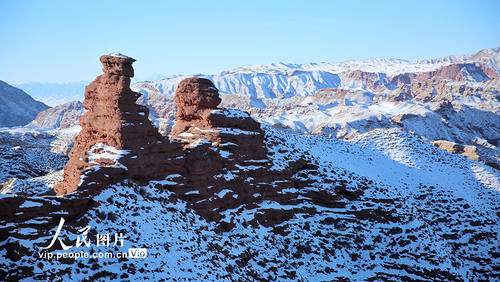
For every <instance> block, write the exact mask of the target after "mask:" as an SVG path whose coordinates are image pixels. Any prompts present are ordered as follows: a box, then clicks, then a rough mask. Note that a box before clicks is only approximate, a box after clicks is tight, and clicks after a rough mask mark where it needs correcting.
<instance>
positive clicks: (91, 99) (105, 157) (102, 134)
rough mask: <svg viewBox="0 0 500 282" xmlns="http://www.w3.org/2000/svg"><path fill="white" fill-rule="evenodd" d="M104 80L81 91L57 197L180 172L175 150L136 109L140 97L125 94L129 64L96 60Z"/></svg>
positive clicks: (111, 58)
mask: <svg viewBox="0 0 500 282" xmlns="http://www.w3.org/2000/svg"><path fill="white" fill-rule="evenodd" d="M100 60H101V62H102V64H103V71H104V74H102V75H100V76H99V77H97V78H96V80H95V81H93V82H92V83H91V84H89V85H88V86H87V87H86V88H85V100H84V102H83V107H84V108H85V109H87V112H86V113H85V114H84V115H83V116H82V117H81V118H80V125H81V127H82V131H81V132H80V134H79V135H78V136H77V138H76V142H75V146H74V147H73V149H72V150H71V152H70V154H69V157H70V159H69V162H68V163H67V165H66V166H65V168H64V180H63V182H62V183H60V184H59V185H57V186H56V187H54V190H55V192H56V193H57V194H58V195H62V194H67V193H70V192H73V191H75V190H76V189H86V188H89V189H90V190H95V189H98V188H102V187H104V186H105V185H108V184H110V183H113V182H116V181H119V180H121V179H124V178H129V179H132V180H134V181H137V182H144V181H147V180H150V179H159V178H162V177H164V176H165V175H168V174H170V173H173V172H178V171H179V170H182V167H183V165H182V160H183V157H182V156H181V151H180V149H179V146H177V145H176V144H174V143H172V142H170V141H169V140H168V139H165V138H163V137H162V136H161V135H160V134H159V133H158V130H157V129H156V128H154V127H153V125H152V124H151V121H149V119H148V109H147V108H146V107H145V106H142V105H138V104H136V100H137V99H138V98H139V96H140V94H139V93H137V92H134V91H132V90H131V89H130V78H131V77H133V75H134V70H133V68H132V63H133V62H134V61H135V60H134V59H132V58H129V57H126V56H124V55H121V54H114V55H104V56H101V58H100Z"/></svg>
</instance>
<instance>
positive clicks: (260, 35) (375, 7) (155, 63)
mask: <svg viewBox="0 0 500 282" xmlns="http://www.w3.org/2000/svg"><path fill="white" fill-rule="evenodd" d="M0 15H1V16H0V30H1V37H0V38H1V39H0V80H4V81H6V82H8V83H19V82H70V81H83V80H93V79H94V78H95V77H96V76H97V75H99V74H100V72H101V65H100V63H99V62H98V57H99V56H100V55H102V54H105V53H110V52H114V51H117V52H122V53H124V54H126V55H129V56H131V57H134V58H135V59H137V62H136V63H135V64H134V66H135V70H136V76H137V77H138V78H147V77H150V76H152V75H154V74H164V75H171V74H195V73H206V74H209V73H219V72H221V71H224V70H229V69H232V68H235V67H239V66H242V65H247V64H263V63H273V62H286V63H305V62H339V61H344V60H351V59H366V58H371V57H392V58H401V59H408V60H415V59H427V58H434V57H440V56H447V55H459V54H472V53H475V52H477V51H479V50H480V49H483V48H491V47H497V46H500V1H498V0H493V1H479V0H478V1H460V0H453V1H445V0H432V1H423V0H415V1H406V0H397V1H375V0H373V1H368V0H366V1H352V0H351V1H327V0H325V1H314V0H308V1H306V0H304V1H293V0H286V1H272V0H265V1H258V0H252V1H239V0H232V1H181V0H176V1H104V0H99V1H92V0H85V1H83V0H82V1H73V0H71V1H70V0H63V1H51V0H47V1H14V0H0Z"/></svg>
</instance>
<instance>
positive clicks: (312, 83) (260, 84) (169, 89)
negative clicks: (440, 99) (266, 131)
mask: <svg viewBox="0 0 500 282" xmlns="http://www.w3.org/2000/svg"><path fill="white" fill-rule="evenodd" d="M499 52H500V47H497V48H494V49H485V50H482V51H480V52H478V53H477V54H474V55H470V56H452V57H446V58H440V59H434V60H427V61H415V62H410V61H405V60H400V59H383V58H375V59H368V60H363V61H346V62H341V63H307V64H285V63H277V64H268V65H249V66H244V67H240V68H236V69H234V70H231V71H225V72H222V73H220V74H218V75H200V74H195V75H178V76H172V77H169V78H165V79H161V80H158V81H152V82H138V83H135V84H134V86H133V87H134V90H136V91H137V90H139V91H141V90H142V92H147V91H148V89H149V88H150V87H153V88H154V89H156V90H157V91H158V92H159V93H161V94H164V95H169V94H173V93H174V91H175V88H176V87H177V84H178V83H179V82H180V81H181V80H182V79H184V78H186V77H191V76H200V77H205V78H208V79H210V80H212V81H213V82H214V84H215V85H216V87H217V88H218V89H219V91H220V92H221V93H222V94H238V95H242V96H247V97H250V98H251V99H252V100H255V103H257V99H267V98H288V97H291V96H296V95H298V96H303V95H310V94H314V93H316V92H317V91H318V90H321V89H324V88H348V89H353V88H354V89H356V88H360V89H369V88H368V87H367V85H364V84H363V83H362V81H359V77H356V76H354V77H353V74H352V73H353V72H355V71H360V72H363V73H369V74H373V75H375V76H377V80H380V83H385V84H390V81H388V80H387V79H388V78H389V77H393V76H396V75H399V74H405V73H422V72H432V71H436V70H438V69H439V68H441V67H444V66H448V65H451V64H459V63H476V62H480V63H483V64H484V65H485V66H487V67H488V68H491V69H493V70H495V71H498V70H500V53H499Z"/></svg>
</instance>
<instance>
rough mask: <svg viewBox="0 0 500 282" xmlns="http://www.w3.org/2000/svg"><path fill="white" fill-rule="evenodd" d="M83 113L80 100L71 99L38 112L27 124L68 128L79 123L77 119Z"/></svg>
mask: <svg viewBox="0 0 500 282" xmlns="http://www.w3.org/2000/svg"><path fill="white" fill-rule="evenodd" d="M84 113H85V109H84V108H83V105H82V103H81V102H80V101H73V102H69V103H66V104H63V105H59V106H56V107H53V108H50V109H47V110H45V111H43V112H40V113H39V114H38V115H37V116H36V118H35V120H33V121H32V122H30V123H29V125H32V126H37V127H40V128H60V129H65V128H70V127H73V126H77V125H79V122H78V119H79V118H80V117H81V116H82V115H83V114H84Z"/></svg>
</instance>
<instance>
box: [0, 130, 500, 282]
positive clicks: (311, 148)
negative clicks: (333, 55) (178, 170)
mask: <svg viewBox="0 0 500 282" xmlns="http://www.w3.org/2000/svg"><path fill="white" fill-rule="evenodd" d="M264 129H265V131H266V140H267V147H268V149H269V151H270V152H271V153H270V157H271V160H272V162H273V167H282V166H287V164H289V163H290V162H293V161H294V160H299V159H304V158H306V159H308V160H309V161H311V163H313V164H314V166H316V167H314V166H313V167H308V168H306V167H304V168H303V169H301V170H299V171H297V173H296V174H295V175H294V179H295V181H301V182H303V183H307V185H306V186H305V187H304V188H301V189H297V188H294V187H290V188H288V189H284V190H283V191H282V193H283V195H282V197H281V198H280V199H276V200H275V201H269V200H266V201H263V200H260V201H259V200H256V202H255V203H254V204H252V205H242V206H239V207H237V208H234V209H226V210H221V213H222V214H225V218H224V219H222V220H221V221H220V222H213V221H207V220H206V219H204V218H202V217H200V216H199V215H198V214H197V213H196V212H195V211H194V210H192V209H191V208H190V204H189V203H187V202H185V201H182V200H180V199H178V197H177V196H176V195H175V194H174V193H172V192H169V191H168V190H167V189H165V188H163V187H164V183H166V182H170V183H171V182H172V181H171V180H169V181H166V180H165V181H163V182H154V181H153V182H151V183H150V184H149V185H146V186H138V185H136V184H133V183H128V182H124V183H121V184H117V185H114V186H112V187H109V188H108V189H105V190H103V191H102V192H101V193H100V194H99V195H97V196H95V197H94V198H93V202H94V204H93V205H91V206H89V210H88V211H87V212H86V213H85V214H84V215H83V217H81V218H78V217H77V218H74V219H72V218H71V217H70V218H67V217H66V220H67V221H66V223H65V225H64V228H63V231H62V232H61V233H60V237H59V238H62V239H63V240H65V242H66V243H70V242H71V241H70V240H73V239H74V238H76V237H77V236H81V235H80V234H81V232H79V231H78V230H79V229H80V228H82V227H85V226H90V232H89V233H88V238H91V239H90V240H93V239H92V238H95V236H96V234H105V233H109V234H123V235H124V244H123V246H122V247H121V246H116V247H112V246H109V247H106V246H100V247H96V246H95V243H92V246H91V247H85V245H83V246H82V247H80V248H78V249H77V250H78V252H80V251H91V252H111V253H118V252H120V251H122V252H127V250H128V248H130V247H138V248H147V252H148V255H147V257H146V258H142V259H134V258H106V259H96V258H80V259H65V260H56V259H50V260H47V259H41V258H40V257H38V252H41V253H43V249H41V247H44V246H46V245H47V244H48V243H49V242H50V240H51V239H52V237H53V234H54V232H55V231H56V226H54V227H53V228H51V229H50V230H47V231H45V230H44V228H43V226H44V224H46V222H47V218H44V217H43V216H42V215H38V216H37V215H34V216H33V217H32V219H31V220H29V221H26V222H23V223H20V224H18V225H16V226H14V225H12V224H1V225H0V226H2V227H1V230H2V232H6V233H7V234H9V239H8V240H4V241H2V243H0V253H1V255H2V256H1V257H2V258H3V259H2V260H0V265H1V268H0V269H3V270H6V269H10V270H11V271H9V272H8V273H7V272H3V271H0V275H2V276H0V278H2V279H19V278H23V277H24V278H26V277H31V278H37V279H43V280H45V279H56V278H57V279H64V280H66V279H68V280H80V279H106V280H109V279H130V280H162V279H175V278H178V279H194V280H201V279H203V280H211V281H214V280H217V281H229V280H247V279H255V280H297V279H299V280H306V281H322V280H342V279H354V280H373V279H375V280H393V279H396V280H432V279H439V280H482V279H486V280H495V279H498V278H500V277H499V272H498V267H499V265H500V261H499V259H498V254H499V253H500V249H499V246H498V236H499V235H500V230H499V226H498V221H499V215H498V209H499V208H500V206H499V203H500V173H499V172H498V171H497V170H494V169H492V168H489V167H487V166H485V165H483V164H481V163H478V162H475V161H472V160H469V159H467V158H464V157H462V156H457V155H453V154H450V153H447V152H445V151H443V150H440V149H437V148H435V147H433V146H432V145H430V144H429V143H428V142H426V141H425V140H423V139H421V138H420V137H418V136H415V135H412V134H409V133H407V132H405V131H401V130H399V129H377V130H374V131H370V132H367V133H364V134H361V135H359V136H357V137H356V138H354V139H353V140H351V141H342V140H338V139H331V138H326V137H322V136H299V135H296V134H292V133H287V132H284V131H279V130H276V129H274V128H272V127H269V126H265V127H264ZM54 178H57V176H53V177H52V179H54ZM169 179H173V178H169ZM46 181H47V180H46ZM13 192H15V191H13ZM226 194H227V195H224V194H221V195H220V197H231V193H230V191H229V193H226ZM292 195H295V196H293V197H291V196H292ZM75 196H76V195H75ZM1 197H3V198H4V199H5V197H12V196H9V195H1ZM71 197H72V196H69V198H68V199H66V200H65V201H70V198H71ZM286 199H290V200H286ZM293 199H302V200H293ZM50 201H52V202H54V201H56V202H60V204H61V205H66V203H65V202H63V199H58V198H56V197H51V196H44V197H40V196H35V197H28V198H26V200H25V202H24V204H23V206H24V209H23V210H24V211H25V212H26V213H29V211H30V209H32V210H35V209H36V208H37V207H38V206H41V205H45V203H46V202H50ZM49 217H54V218H56V217H57V219H58V218H59V217H60V215H56V214H54V215H49ZM1 221H2V218H0V222H1ZM224 222H231V223H234V224H235V227H234V228H232V229H230V230H228V231H225V232H223V231H221V230H223V229H221V227H220V225H221V224H223V223H224ZM80 230H81V229H80ZM73 248H75V247H73ZM56 252H63V251H62V250H59V251H56ZM15 265H17V266H19V265H21V266H23V268H22V271H12V270H13V269H16V268H15V267H14V266H15Z"/></svg>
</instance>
